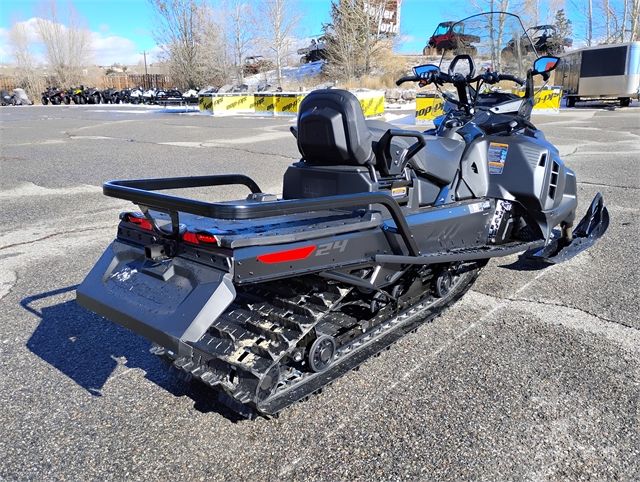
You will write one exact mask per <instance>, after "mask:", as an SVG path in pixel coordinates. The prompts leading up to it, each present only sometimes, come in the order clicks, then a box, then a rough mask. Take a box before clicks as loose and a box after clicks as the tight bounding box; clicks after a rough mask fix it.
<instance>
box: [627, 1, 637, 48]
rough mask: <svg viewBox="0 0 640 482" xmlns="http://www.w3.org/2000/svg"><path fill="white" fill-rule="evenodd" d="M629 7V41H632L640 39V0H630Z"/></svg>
mask: <svg viewBox="0 0 640 482" xmlns="http://www.w3.org/2000/svg"><path fill="white" fill-rule="evenodd" d="M630 7H631V12H630V25H629V31H630V32H629V42H634V41H636V40H638V39H640V19H638V17H640V0H632V1H631V5H630Z"/></svg>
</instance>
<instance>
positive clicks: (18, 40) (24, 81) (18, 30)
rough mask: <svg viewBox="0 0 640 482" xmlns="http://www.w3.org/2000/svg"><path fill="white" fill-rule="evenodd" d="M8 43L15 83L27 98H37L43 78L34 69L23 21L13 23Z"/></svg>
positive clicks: (41, 87)
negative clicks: (24, 92) (25, 93)
mask: <svg viewBox="0 0 640 482" xmlns="http://www.w3.org/2000/svg"><path fill="white" fill-rule="evenodd" d="M9 44H10V48H11V53H12V56H13V61H14V63H15V67H16V76H17V78H18V82H17V84H18V85H19V86H20V87H22V88H23V89H24V90H25V91H26V92H27V94H28V95H29V98H31V99H37V98H39V96H40V93H41V92H42V91H43V90H44V78H43V77H42V76H40V75H38V72H37V70H36V62H35V58H34V56H33V52H32V51H31V45H30V42H29V35H28V32H27V29H26V28H25V25H24V24H23V23H15V24H14V25H13V27H12V28H11V30H10V31H9Z"/></svg>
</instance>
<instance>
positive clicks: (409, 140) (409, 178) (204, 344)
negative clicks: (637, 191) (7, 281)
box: [77, 14, 609, 417]
mask: <svg viewBox="0 0 640 482" xmlns="http://www.w3.org/2000/svg"><path fill="white" fill-rule="evenodd" d="M504 15H505V16H507V17H506V18H507V19H508V20H510V21H511V22H517V23H518V24H519V22H520V21H519V19H518V18H517V17H514V16H509V15H508V14H504ZM471 20H474V18H472V19H471ZM476 20H477V19H476ZM470 23H472V22H470V21H469V19H465V25H466V26H467V27H468V26H469V24H470ZM483 29H484V26H483ZM485 30H486V29H485ZM492 51H493V52H494V53H495V52H496V49H495V48H493V49H492ZM498 52H499V50H498ZM479 53H481V54H482V52H479ZM524 60H526V58H525V57H522V58H521V59H519V63H518V65H524V64H523V61H524ZM557 61H558V59H557V58H556V57H543V58H538V59H537V60H535V62H533V64H531V63H529V64H528V65H530V66H531V65H532V68H530V69H529V70H528V72H526V74H525V75H526V77H525V79H524V80H523V79H521V78H520V77H518V76H516V75H514V74H512V73H499V72H495V71H483V72H482V73H481V74H478V75H476V74H475V64H474V61H473V60H472V59H471V57H470V56H469V55H466V54H465V55H457V56H455V58H454V59H452V61H451V62H449V63H448V71H446V72H445V71H444V70H441V69H440V67H439V66H436V65H421V66H417V67H415V68H414V69H413V73H412V74H411V75H409V76H406V77H403V78H401V79H399V80H398V83H403V82H416V83H418V84H420V85H422V86H426V85H436V86H438V87H441V86H444V85H450V86H453V87H454V88H455V91H456V94H455V96H454V95H453V94H446V95H447V96H449V97H450V98H451V102H452V103H453V104H454V105H456V106H457V108H456V109H453V110H451V111H450V112H449V113H448V114H447V118H446V119H444V120H443V121H442V122H441V123H440V126H439V127H438V129H437V131H436V133H435V135H428V134H424V133H421V132H418V131H414V130H404V129H399V128H397V127H396V126H394V125H391V124H387V123H385V122H382V121H379V120H369V121H368V120H365V117H364V115H363V113H362V109H361V107H360V104H359V102H358V100H357V98H356V97H355V96H354V95H353V94H351V93H350V92H348V91H344V90H339V89H323V90H316V91H313V92H311V93H310V94H308V95H307V96H306V97H305V98H304V100H303V101H302V102H301V104H300V108H299V114H298V123H297V127H294V128H292V129H291V130H292V133H293V136H294V137H295V139H296V142H297V145H298V148H299V151H300V154H301V159H300V161H299V162H295V163H293V164H292V165H290V166H289V167H288V169H287V170H286V172H285V173H284V180H283V194H282V196H281V198H278V197H277V196H276V195H274V194H269V193H265V192H263V191H262V190H261V189H260V188H259V186H258V184H257V183H256V182H255V181H253V180H252V179H251V178H250V177H247V176H245V175H241V174H217V175H210V176H198V177H177V178H156V179H133V180H116V181H109V182H106V183H105V184H104V187H103V189H104V194H106V195H107V196H111V197H115V198H120V199H125V200H128V201H131V202H133V203H135V204H137V205H138V206H139V208H140V210H139V211H134V210H131V211H126V212H123V213H121V215H120V224H119V225H118V228H117V237H116V239H115V240H114V241H113V242H112V244H111V245H110V246H109V247H108V248H107V249H106V251H105V252H104V254H103V255H102V257H101V258H100V259H99V260H98V262H97V264H96V265H95V266H94V268H93V269H92V270H91V271H90V273H89V274H88V275H87V277H86V279H85V280H84V281H83V282H82V284H81V285H80V286H79V287H78V289H77V300H78V302H79V303H80V304H81V305H83V306H84V307H86V308H88V309H90V310H92V311H94V312H96V313H98V314H100V315H103V316H105V317H107V318H109V319H111V320H113V321H114V322H116V323H119V324H121V325H122V326H124V327H127V328H129V329H131V330H133V331H134V332H136V333H138V334H140V335H142V336H144V337H146V338H148V339H149V340H151V341H152V342H153V345H152V348H151V352H152V353H153V354H155V355H158V356H159V357H161V358H162V359H163V360H164V361H166V362H167V363H168V364H169V365H170V366H171V367H173V369H176V370H178V371H179V373H182V374H183V375H184V376H185V377H187V378H189V379H191V380H197V381H199V382H202V383H204V384H206V385H208V386H210V387H212V388H213V389H214V390H212V392H211V393H212V396H215V397H217V400H219V401H220V402H221V403H223V404H225V405H227V406H228V407H231V408H232V409H233V410H235V411H236V412H237V413H239V414H241V415H245V416H248V417H250V416H253V415H255V414H261V415H265V416H269V415H274V414H277V413H279V412H280V411H281V410H283V409H284V408H286V407H288V406H289V405H291V404H292V403H294V402H296V401H300V400H304V399H306V398H307V397H309V396H310V395H312V394H314V393H316V392H318V391H320V390H321V389H322V388H323V387H325V386H326V385H328V384H330V383H331V382H332V381H333V380H335V379H336V378H338V377H340V376H342V375H343V374H345V373H346V372H348V371H350V370H354V369H356V368H358V367H359V365H360V364H361V363H363V362H364V361H366V360H367V359H368V358H370V357H372V356H373V355H376V354H378V353H379V352H381V351H382V350H384V349H386V348H388V347H389V346H390V345H391V344H393V343H394V342H396V341H398V340H399V339H400V338H402V337H403V336H404V335H405V334H407V333H409V332H412V331H415V330H416V329H417V328H418V327H420V326H421V325H423V324H424V323H427V322H428V321H430V320H433V319H434V318H435V317H437V316H439V315H440V314H441V313H442V312H443V311H444V310H445V309H446V308H447V307H449V306H451V305H452V304H453V303H455V302H456V301H457V300H459V299H460V298H461V297H462V296H464V294H465V293H466V292H467V291H468V290H469V288H470V287H471V285H472V284H473V283H474V281H475V280H476V278H477V277H478V275H479V273H480V271H481V269H482V268H483V266H485V265H486V263H487V262H488V260H489V259H491V258H494V257H501V256H507V255H512V254H516V253H524V254H522V256H527V257H532V258H534V259H535V260H537V261H535V262H536V263H539V264H540V266H541V267H545V266H547V265H550V264H553V263H560V262H564V261H566V260H568V259H570V258H572V257H573V256H575V255H577V254H578V253H580V252H581V251H583V250H585V249H587V248H588V247H590V246H591V245H593V244H594V243H595V242H596V241H597V240H598V239H599V238H600V237H601V236H602V235H603V234H604V232H605V231H606V229H607V226H608V222H609V215H608V212H607V209H606V207H605V206H604V201H603V198H602V196H601V195H600V194H598V195H597V196H596V197H595V199H594V200H593V202H592V203H591V206H590V208H589V210H588V212H587V214H586V215H585V216H584V217H583V218H582V220H580V221H579V222H578V223H577V225H576V226H575V228H574V229H572V228H573V227H574V220H575V217H576V208H577V196H576V176H575V173H574V172H573V171H572V170H571V169H570V168H568V167H567V166H566V165H565V163H564V162H563V160H562V159H561V158H560V155H559V153H558V150H557V149H556V148H555V147H554V146H553V145H552V144H551V143H550V142H548V141H547V140H546V139H545V137H544V134H543V133H542V132H541V131H540V130H538V129H537V128H536V127H535V126H534V125H533V124H532V123H531V120H530V114H531V109H532V106H533V101H534V79H537V78H540V77H541V78H545V77H548V75H549V72H550V71H551V70H553V69H554V68H555V66H556V64H557ZM441 65H444V64H441ZM504 66H505V68H507V67H509V66H508V65H506V64H504ZM507 81H511V82H515V83H516V84H519V85H520V84H523V85H524V86H525V95H524V97H518V96H516V95H513V94H510V93H499V92H488V93H487V92H486V91H485V90H484V89H483V85H484V84H489V85H493V84H496V83H497V82H507ZM222 185H239V186H243V187H244V188H246V189H248V191H250V193H249V194H248V196H247V197H246V198H245V199H242V200H238V201H233V202H206V201H203V200H198V199H192V198H188V197H181V196H177V195H170V194H168V193H166V192H162V191H165V190H172V189H184V188H202V187H210V186H222ZM556 228H559V229H556ZM532 262H533V261H532Z"/></svg>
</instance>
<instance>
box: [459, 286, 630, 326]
mask: <svg viewBox="0 0 640 482" xmlns="http://www.w3.org/2000/svg"><path fill="white" fill-rule="evenodd" d="M469 292H471V293H478V294H481V295H483V296H488V297H489V298H494V299H496V300H499V301H512V302H523V303H531V304H536V305H542V306H555V307H558V308H566V309H568V310H575V311H579V312H581V313H584V314H586V315H589V316H592V317H594V318H596V319H598V320H600V321H603V322H605V323H613V324H614V325H617V326H623V327H625V328H630V329H631V330H634V331H640V328H637V327H635V326H632V325H628V324H626V323H623V322H621V321H616V320H612V319H610V318H605V317H604V316H602V315H598V314H597V313H593V312H592V311H589V310H585V309H584V308H577V307H575V306H569V305H567V304H565V303H560V302H552V301H542V300H532V299H529V298H512V297H504V296H496V295H492V294H489V293H484V292H482V291H478V290H469Z"/></svg>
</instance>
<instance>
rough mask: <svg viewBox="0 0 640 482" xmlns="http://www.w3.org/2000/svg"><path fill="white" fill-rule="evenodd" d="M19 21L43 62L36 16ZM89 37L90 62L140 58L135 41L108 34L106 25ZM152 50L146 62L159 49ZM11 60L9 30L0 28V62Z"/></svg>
mask: <svg viewBox="0 0 640 482" xmlns="http://www.w3.org/2000/svg"><path fill="white" fill-rule="evenodd" d="M20 23H21V24H22V25H24V27H25V31H26V32H27V35H28V37H29V40H30V42H31V44H32V48H33V51H34V55H35V57H36V59H37V60H38V61H41V62H43V61H44V46H43V44H42V42H41V41H40V39H39V37H38V31H37V24H38V18H36V17H32V18H30V19H28V20H25V21H23V22H20ZM63 28H64V26H63ZM90 39H91V46H90V54H91V59H90V62H91V63H92V64H97V65H111V64H114V63H120V64H126V65H132V64H137V63H138V62H140V61H141V60H142V53H141V49H139V48H138V46H137V45H136V43H135V42H134V41H133V40H131V39H129V38H126V37H121V36H118V35H109V32H108V26H107V25H104V24H103V25H101V26H100V31H98V32H90ZM152 52H153V54H154V55H152V56H151V58H152V60H150V56H149V54H147V61H148V62H152V61H155V60H156V58H157V53H158V52H159V49H158V48H157V47H156V48H154V49H153V50H152ZM11 61H12V59H11V47H10V42H9V30H7V29H3V28H0V63H11Z"/></svg>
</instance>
